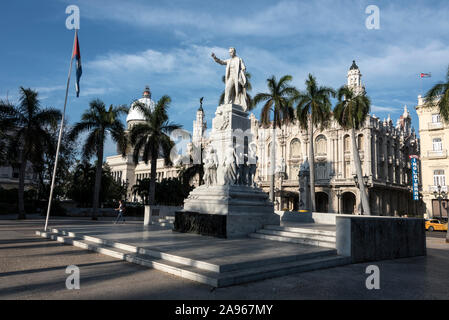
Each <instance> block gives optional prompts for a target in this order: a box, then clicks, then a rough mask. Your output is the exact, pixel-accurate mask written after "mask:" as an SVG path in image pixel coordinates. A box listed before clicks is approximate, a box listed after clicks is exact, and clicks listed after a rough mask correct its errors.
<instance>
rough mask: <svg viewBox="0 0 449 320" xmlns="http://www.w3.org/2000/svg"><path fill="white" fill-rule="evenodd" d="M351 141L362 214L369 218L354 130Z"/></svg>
mask: <svg viewBox="0 0 449 320" xmlns="http://www.w3.org/2000/svg"><path fill="white" fill-rule="evenodd" d="M351 139H352V153H353V155H354V166H355V172H356V174H357V179H358V181H359V190H360V198H361V200H362V208H363V214H364V215H368V216H370V215H371V211H370V208H369V201H368V195H367V193H366V188H365V183H364V181H363V174H362V164H361V161H360V155H359V150H358V148H357V144H356V139H355V129H354V128H352V129H351Z"/></svg>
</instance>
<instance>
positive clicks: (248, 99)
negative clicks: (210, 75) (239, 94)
mask: <svg viewBox="0 0 449 320" xmlns="http://www.w3.org/2000/svg"><path fill="white" fill-rule="evenodd" d="M245 75H246V102H247V105H248V110H247V111H250V110H252V109H253V108H254V101H253V99H252V97H251V95H250V94H249V93H248V92H249V91H251V90H252V89H253V86H252V85H251V82H250V81H249V80H251V73H249V72H246V71H245ZM221 81H223V83H224V84H226V77H225V76H223V77H222V78H221ZM224 98H225V91H224V90H223V92H222V93H221V95H220V100H219V101H218V104H219V105H222V104H223V103H224Z"/></svg>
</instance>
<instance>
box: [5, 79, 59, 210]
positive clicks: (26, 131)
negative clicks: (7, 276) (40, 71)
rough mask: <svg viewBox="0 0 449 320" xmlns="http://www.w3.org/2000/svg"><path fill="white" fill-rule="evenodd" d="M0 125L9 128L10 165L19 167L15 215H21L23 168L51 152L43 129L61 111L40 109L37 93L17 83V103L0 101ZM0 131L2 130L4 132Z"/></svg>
mask: <svg viewBox="0 0 449 320" xmlns="http://www.w3.org/2000/svg"><path fill="white" fill-rule="evenodd" d="M0 113H1V115H2V116H1V120H0V127H2V128H8V129H9V130H12V132H13V134H11V135H10V136H11V139H9V141H8V146H7V149H8V152H7V154H8V158H9V160H10V163H11V164H12V165H17V166H18V167H19V188H18V198H19V199H18V202H19V215H18V218H19V219H25V218H26V216H25V203H24V189H25V171H26V167H27V163H32V164H39V163H42V162H43V155H44V153H45V151H47V152H49V153H54V151H55V146H54V143H53V140H54V139H52V136H51V135H50V133H49V131H48V130H47V128H48V127H50V126H55V125H57V122H58V120H59V118H60V117H61V112H59V110H56V109H53V108H46V109H41V107H40V102H39V99H38V93H37V92H36V91H33V90H31V89H25V88H23V87H20V98H19V104H18V105H17V106H13V105H11V104H9V103H8V102H0ZM3 134H6V133H5V132H4V133H3Z"/></svg>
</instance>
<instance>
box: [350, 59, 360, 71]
mask: <svg viewBox="0 0 449 320" xmlns="http://www.w3.org/2000/svg"><path fill="white" fill-rule="evenodd" d="M358 69H359V67H358V66H357V65H356V63H355V60H352V66H351V67H350V68H349V70H358Z"/></svg>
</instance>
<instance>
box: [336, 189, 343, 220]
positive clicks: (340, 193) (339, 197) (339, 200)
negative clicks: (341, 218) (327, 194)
mask: <svg viewBox="0 0 449 320" xmlns="http://www.w3.org/2000/svg"><path fill="white" fill-rule="evenodd" d="M335 192H336V194H337V198H338V214H340V202H341V195H342V191H341V189H337V190H336V191H335Z"/></svg>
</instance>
